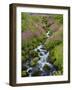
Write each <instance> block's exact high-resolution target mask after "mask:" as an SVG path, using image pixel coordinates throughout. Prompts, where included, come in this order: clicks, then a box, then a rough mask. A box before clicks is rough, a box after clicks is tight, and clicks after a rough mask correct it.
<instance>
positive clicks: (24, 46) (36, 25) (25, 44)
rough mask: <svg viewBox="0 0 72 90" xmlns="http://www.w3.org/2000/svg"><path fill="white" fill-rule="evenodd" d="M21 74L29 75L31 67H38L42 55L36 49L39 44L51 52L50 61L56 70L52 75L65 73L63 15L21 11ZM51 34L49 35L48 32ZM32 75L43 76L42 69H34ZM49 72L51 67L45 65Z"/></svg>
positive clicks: (46, 70)
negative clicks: (28, 70)
mask: <svg viewBox="0 0 72 90" xmlns="http://www.w3.org/2000/svg"><path fill="white" fill-rule="evenodd" d="M21 30H22V34H21V38H22V43H21V61H22V71H21V76H22V77H27V76H29V73H28V72H27V69H28V68H29V67H33V68H37V65H38V61H39V60H40V57H39V55H38V53H37V52H36V51H35V50H34V49H35V48H37V46H39V45H41V44H42V45H44V47H45V49H46V50H47V52H49V56H48V57H49V58H48V60H47V61H48V62H50V63H51V64H53V66H55V68H56V72H54V73H52V75H62V74H63V15H50V14H49V15H41V14H40V15H39V14H33V13H23V12H22V13H21ZM48 32H49V34H48V35H49V36H48V37H47V33H48ZM34 70H35V71H34V73H33V74H32V76H41V71H40V69H34ZM43 70H44V71H45V72H49V71H51V70H50V67H49V66H48V65H45V66H44V67H43Z"/></svg>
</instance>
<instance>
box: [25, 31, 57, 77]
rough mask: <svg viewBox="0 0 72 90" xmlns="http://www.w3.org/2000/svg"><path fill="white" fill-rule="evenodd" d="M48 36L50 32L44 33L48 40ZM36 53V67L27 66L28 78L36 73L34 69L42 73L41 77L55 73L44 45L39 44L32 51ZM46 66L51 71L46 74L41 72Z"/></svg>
mask: <svg viewBox="0 0 72 90" xmlns="http://www.w3.org/2000/svg"><path fill="white" fill-rule="evenodd" d="M49 36H50V31H48V32H47V33H46V37H47V38H48V37H49ZM34 51H36V52H37V53H38V56H39V58H40V59H39V60H38V62H37V65H36V67H35V68H33V67H30V66H28V69H27V73H28V74H29V77H31V76H32V74H33V72H35V71H36V68H38V69H39V70H40V71H41V72H42V73H41V76H48V75H52V73H53V72H55V71H56V69H55V67H54V66H53V65H52V64H51V63H50V62H49V59H48V57H49V51H47V50H45V48H44V45H43V44H41V45H39V46H38V47H37V48H35V49H34ZM45 65H47V66H48V67H49V68H50V69H51V70H50V71H49V72H46V71H44V70H43V68H44V66H45Z"/></svg>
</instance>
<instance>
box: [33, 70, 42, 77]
mask: <svg viewBox="0 0 72 90" xmlns="http://www.w3.org/2000/svg"><path fill="white" fill-rule="evenodd" d="M40 75H41V71H39V70H37V71H35V72H34V73H33V74H32V76H40Z"/></svg>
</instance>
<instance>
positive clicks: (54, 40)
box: [44, 31, 63, 50]
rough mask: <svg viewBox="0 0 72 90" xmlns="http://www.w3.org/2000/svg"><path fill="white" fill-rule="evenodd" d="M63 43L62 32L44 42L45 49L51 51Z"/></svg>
mask: <svg viewBox="0 0 72 90" xmlns="http://www.w3.org/2000/svg"><path fill="white" fill-rule="evenodd" d="M62 42H63V31H57V32H55V33H54V34H53V35H52V36H51V37H50V38H48V39H47V40H46V42H45V44H44V45H45V47H46V49H47V50H51V49H52V48H54V47H56V45H59V44H60V43H62Z"/></svg>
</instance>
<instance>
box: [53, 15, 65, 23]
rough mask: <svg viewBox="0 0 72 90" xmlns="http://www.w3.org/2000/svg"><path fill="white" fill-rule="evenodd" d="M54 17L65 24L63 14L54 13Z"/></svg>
mask: <svg viewBox="0 0 72 90" xmlns="http://www.w3.org/2000/svg"><path fill="white" fill-rule="evenodd" d="M54 18H55V20H56V21H57V22H58V23H60V24H63V15H54Z"/></svg>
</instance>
